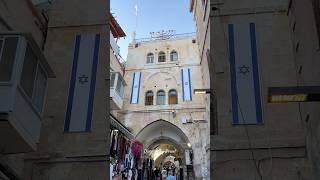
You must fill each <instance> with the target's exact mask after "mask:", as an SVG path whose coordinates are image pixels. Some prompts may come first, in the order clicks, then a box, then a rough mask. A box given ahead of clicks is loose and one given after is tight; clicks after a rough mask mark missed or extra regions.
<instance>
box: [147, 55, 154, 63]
mask: <svg viewBox="0 0 320 180" xmlns="http://www.w3.org/2000/svg"><path fill="white" fill-rule="evenodd" d="M153 62H154V55H153V53H148V54H147V64H150V63H153Z"/></svg>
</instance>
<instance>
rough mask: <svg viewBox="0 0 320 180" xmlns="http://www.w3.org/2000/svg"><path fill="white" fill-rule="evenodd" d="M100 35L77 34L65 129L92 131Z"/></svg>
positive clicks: (68, 130)
mask: <svg viewBox="0 0 320 180" xmlns="http://www.w3.org/2000/svg"><path fill="white" fill-rule="evenodd" d="M99 44H100V35H99V34H82V35H77V36H76V40H75V48H74V54H73V62H72V70H71V79H70V83H69V94H68V103H67V111H66V117H65V126H64V130H65V131H66V132H81V131H90V129H91V122H92V113H93V105H94V95H95V86H96V73H97V65H98V53H99Z"/></svg>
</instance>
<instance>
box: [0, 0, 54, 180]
mask: <svg viewBox="0 0 320 180" xmlns="http://www.w3.org/2000/svg"><path fill="white" fill-rule="evenodd" d="M46 28H47V21H46V19H45V18H44V17H43V16H42V15H41V14H40V13H38V11H37V9H36V8H35V6H34V4H33V3H32V1H19V0H12V1H1V3H0V79H1V80H0V84H1V85H0V104H1V105H0V114H1V115H0V121H1V125H0V134H1V139H0V149H1V150H0V179H22V178H23V177H24V176H23V174H24V167H25V164H26V162H25V161H24V160H25V159H24V158H25V156H26V154H27V153H29V152H32V151H35V150H36V149H37V147H38V142H39V136H40V129H41V121H42V120H43V118H42V116H41V113H43V111H44V108H43V107H42V105H43V104H44V103H45V102H46V98H45V96H44V94H43V93H46V92H47V88H46V86H47V84H48V81H49V80H50V79H49V78H53V77H54V76H55V75H54V72H53V71H52V69H51V67H50V65H49V64H48V62H47V59H46V58H45V57H44V54H43V46H44V44H45V38H46V36H45V34H46ZM31 55H32V56H31ZM32 57H34V58H32ZM30 62H32V63H33V64H30ZM30 69H33V72H37V75H35V74H32V73H29V72H30V71H29V70H30ZM35 77H36V78H35ZM33 78H34V79H33ZM32 94H34V95H32ZM35 95H37V96H35Z"/></svg>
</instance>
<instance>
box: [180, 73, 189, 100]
mask: <svg viewBox="0 0 320 180" xmlns="http://www.w3.org/2000/svg"><path fill="white" fill-rule="evenodd" d="M181 80H182V98H183V100H184V101H192V90H191V72H190V68H183V69H181Z"/></svg>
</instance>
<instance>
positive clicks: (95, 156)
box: [26, 26, 108, 179]
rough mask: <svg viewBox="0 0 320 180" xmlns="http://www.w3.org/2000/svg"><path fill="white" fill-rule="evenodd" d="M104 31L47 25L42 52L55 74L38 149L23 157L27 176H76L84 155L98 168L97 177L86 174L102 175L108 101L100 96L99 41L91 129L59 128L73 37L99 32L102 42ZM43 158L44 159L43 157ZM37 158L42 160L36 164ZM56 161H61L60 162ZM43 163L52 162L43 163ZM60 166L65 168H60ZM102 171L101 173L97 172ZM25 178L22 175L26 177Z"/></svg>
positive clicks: (101, 28) (101, 55)
mask: <svg viewBox="0 0 320 180" xmlns="http://www.w3.org/2000/svg"><path fill="white" fill-rule="evenodd" d="M105 31H106V26H90V27H81V28H50V29H49V31H48V41H47V44H46V49H47V51H46V52H45V54H46V57H47V59H48V61H49V63H50V64H51V66H52V68H53V70H54V71H55V73H56V75H57V77H56V78H55V79H52V80H50V81H49V87H48V93H47V103H46V108H45V109H46V110H45V113H44V114H45V115H44V119H43V123H42V128H41V136H40V143H39V146H38V150H37V152H36V153H33V154H31V155H30V156H29V157H27V159H29V158H30V161H31V162H32V163H33V165H32V166H33V167H34V168H33V169H32V173H31V174H32V175H31V177H32V178H34V179H47V178H49V177H53V176H56V177H57V178H58V177H59V179H78V178H76V177H75V175H76V174H78V173H80V172H81V170H77V167H78V166H86V164H87V163H86V162H83V161H85V160H86V158H87V161H88V163H89V164H92V165H93V166H96V168H98V169H100V171H101V172H100V175H101V176H100V177H99V178H98V177H97V175H96V174H95V171H96V170H95V171H90V170H89V171H87V175H86V176H88V177H90V179H101V178H105V177H106V167H107V163H106V157H105V156H106V155H107V153H108V151H107V150H106V149H107V143H108V142H107V135H108V131H107V128H108V125H107V122H106V114H107V110H106V107H107V103H108V102H107V98H104V97H106V96H107V94H106V91H107V89H108V88H107V85H106V81H105V77H106V75H107V72H106V70H105V67H106V66H107V62H106V61H105V59H106V57H107V53H106V52H105V51H103V49H106V46H105V44H104V43H100V52H99V62H98V71H97V80H96V91H95V92H96V94H95V100H94V113H93V120H92V129H91V131H90V132H82V133H81V132H79V133H65V132H64V131H63V127H64V119H65V112H66V106H67V105H66V104H67V96H68V87H69V80H70V74H71V66H72V59H73V48H74V39H75V36H76V35H77V34H81V33H85V32H93V33H100V34H101V42H103V41H106V39H107V37H106V36H105V34H107V33H105ZM44 157H45V159H43V158H44ZM39 161H40V162H41V161H44V162H45V163H44V164H41V163H40V164H38V163H39ZM60 161H61V162H63V163H61V165H60V163H59V162H60ZM91 161H92V162H91ZM103 162H104V163H103ZM46 163H48V164H52V165H50V166H49V165H45V164H46ZM63 166H66V167H65V168H63ZM38 167H39V168H40V167H41V168H40V169H41V171H38V170H40V169H39V168H38ZM70 168H71V169H70ZM61 170H62V171H61ZM63 171H65V172H66V173H63ZM102 172H103V174H101V173H102ZM31 177H28V178H31ZM79 177H81V176H79ZM28 178H27V176H26V179H28ZM82 178H85V177H84V176H83V177H82ZM82 178H81V179H82Z"/></svg>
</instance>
